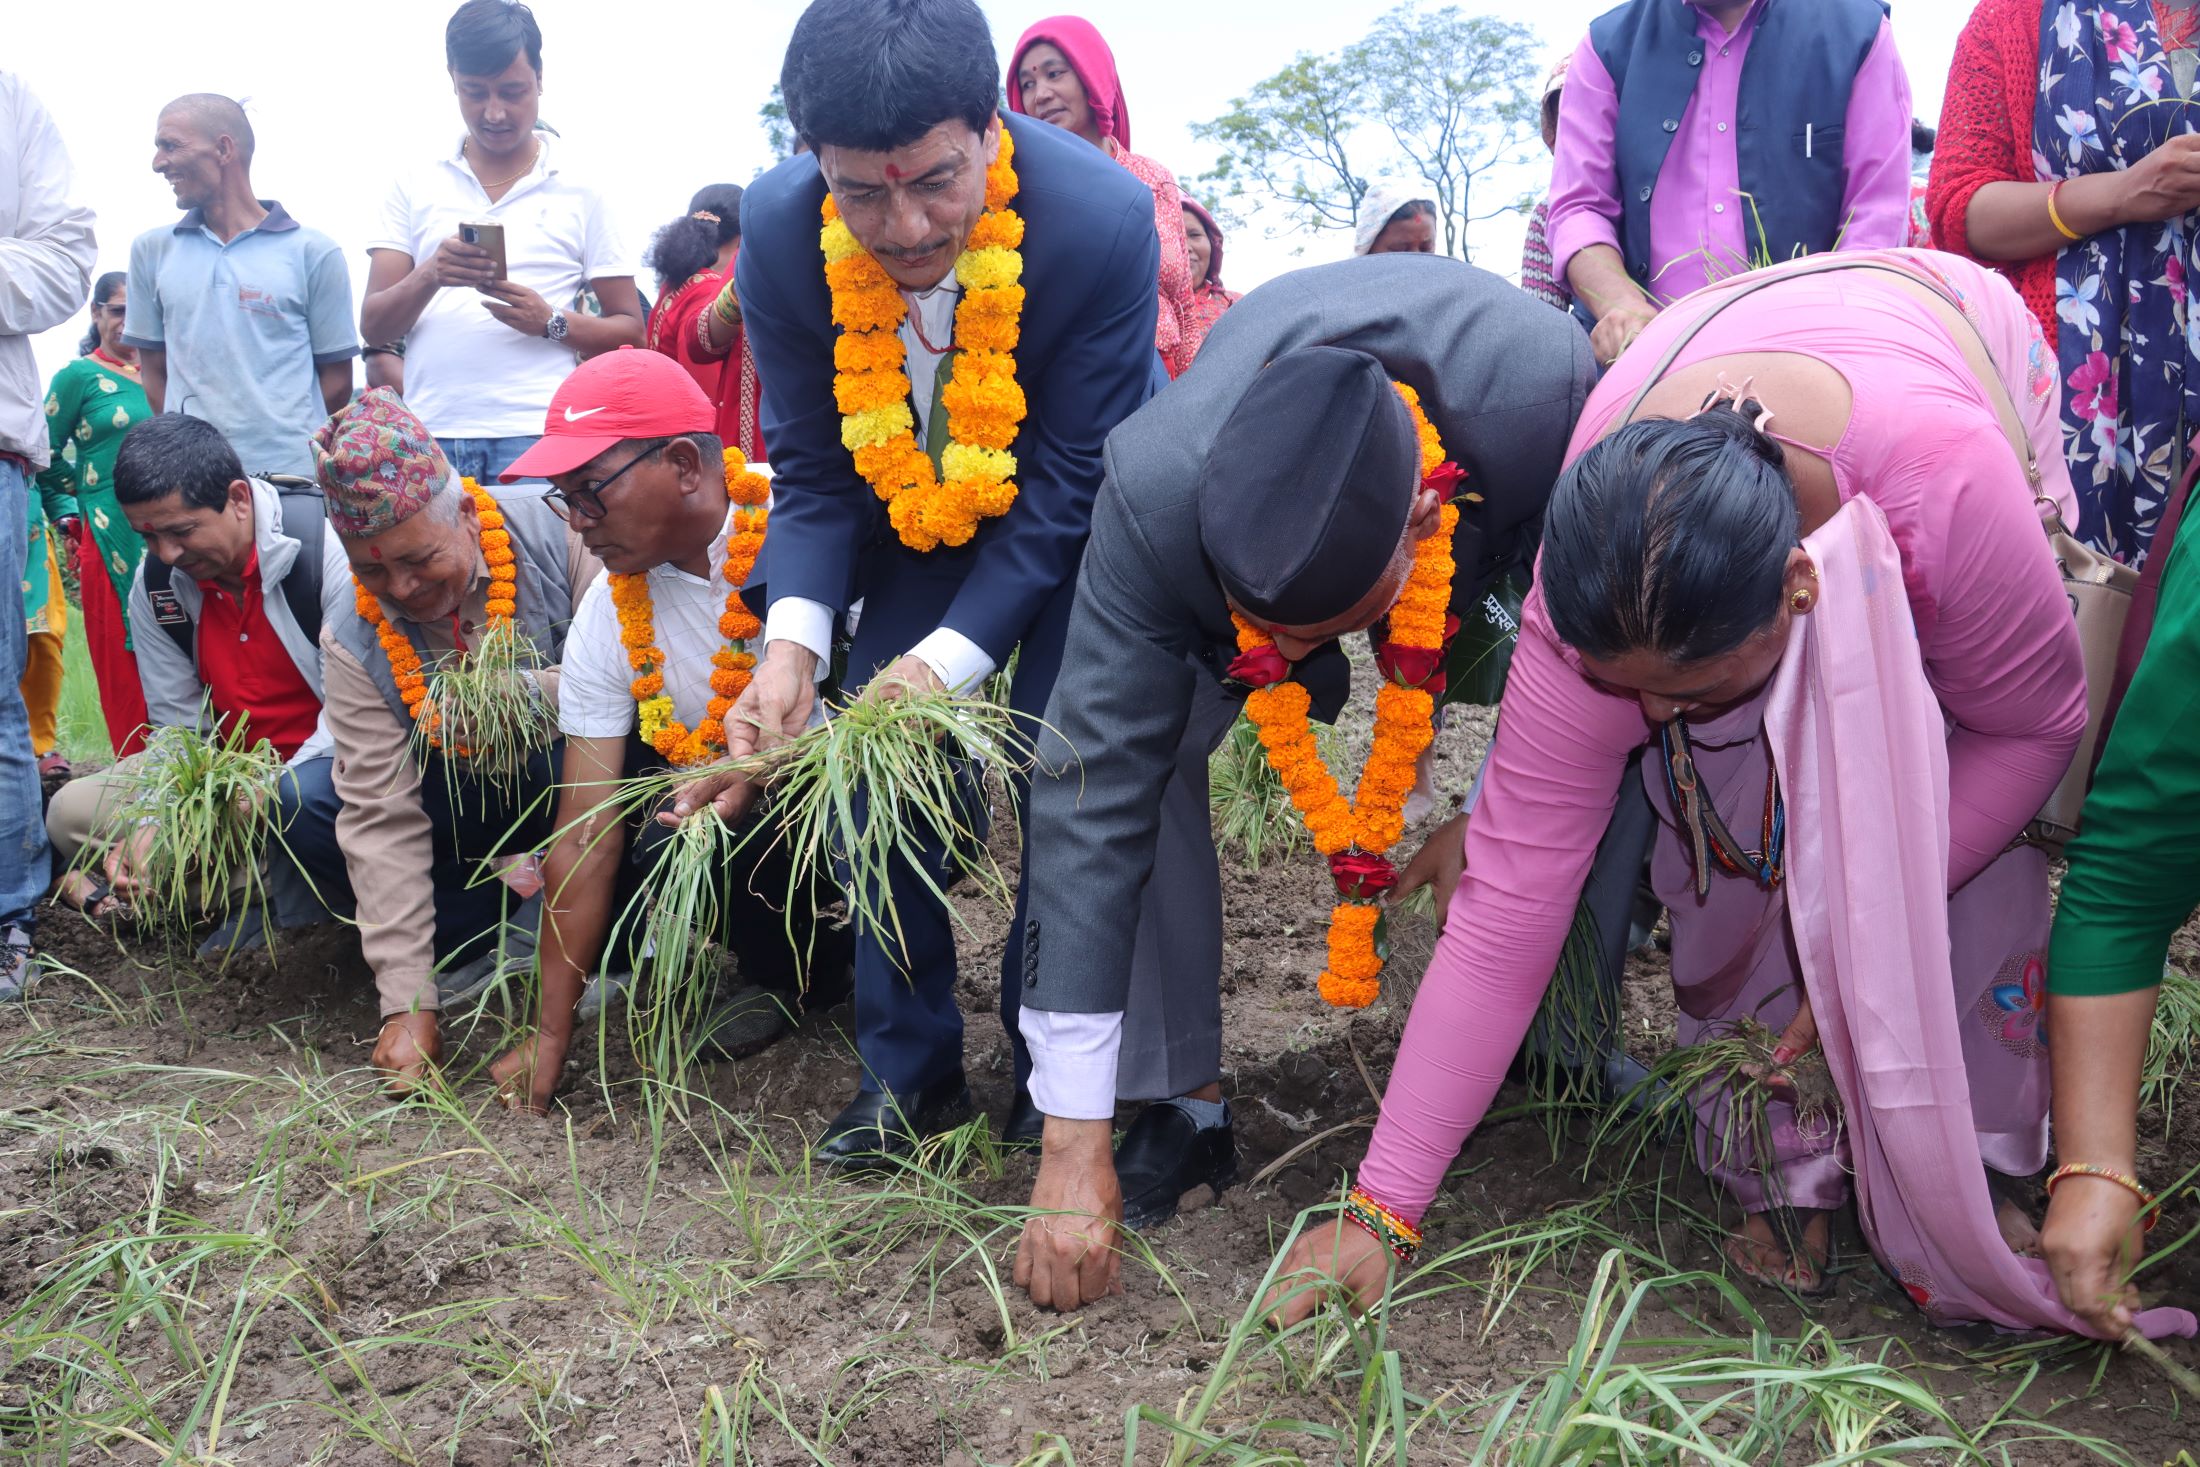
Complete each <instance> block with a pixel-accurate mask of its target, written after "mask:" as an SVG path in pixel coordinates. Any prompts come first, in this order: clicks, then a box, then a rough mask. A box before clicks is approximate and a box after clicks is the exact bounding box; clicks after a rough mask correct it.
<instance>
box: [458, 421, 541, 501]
mask: <svg viewBox="0 0 2200 1467" xmlns="http://www.w3.org/2000/svg"><path fill="white" fill-rule="evenodd" d="M540 437H541V435H540V434H536V435H534V436H533V437H521V438H438V439H436V440H435V442H436V447H438V448H440V449H442V450H443V456H444V457H445V458H447V459H449V460H450V461H451V472H452V473H454V474H456V475H458V476H459V477H460V478H461V479H471V480H473V481H474V482H475V483H476V484H479V485H481V486H482V487H483V488H484V489H488V488H493V487H495V485H496V482H497V475H499V474H501V473H503V472H504V471H505V470H506V469H508V468H510V467H511V466H512V461H513V460H514V459H516V458H518V457H519V456H520V455H521V454H523V453H525V452H526V451H527V450H528V449H530V448H533V447H534V446H535V444H536V442H537V441H538V440H539V438H540ZM521 482H522V483H537V482H540V481H539V480H533V479H527V480H522V481H521Z"/></svg>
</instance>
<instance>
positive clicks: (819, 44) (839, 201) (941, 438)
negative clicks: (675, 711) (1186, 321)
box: [675, 0, 1219, 1211]
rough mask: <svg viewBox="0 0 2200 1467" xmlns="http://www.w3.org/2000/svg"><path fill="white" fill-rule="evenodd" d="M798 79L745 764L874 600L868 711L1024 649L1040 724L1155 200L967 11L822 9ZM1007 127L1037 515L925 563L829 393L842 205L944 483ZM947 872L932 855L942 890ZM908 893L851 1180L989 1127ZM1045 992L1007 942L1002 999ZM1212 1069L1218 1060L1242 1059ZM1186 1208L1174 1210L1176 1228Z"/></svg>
mask: <svg viewBox="0 0 2200 1467" xmlns="http://www.w3.org/2000/svg"><path fill="white" fill-rule="evenodd" d="M780 83H781V88H782V91H783V94H784V96H785V98H786V104H787V115H788V120H789V121H790V122H791V123H792V124H793V126H794V129H795V131H796V133H797V134H798V135H799V136H800V137H801V138H802V139H803V141H804V142H805V143H807V144H808V146H809V152H808V153H807V154H804V155H798V156H796V157H794V158H792V159H789V160H788V161H787V162H785V163H782V164H781V165H779V166H778V167H777V168H775V169H773V170H772V171H771V172H769V173H767V174H765V175H764V176H763V177H762V178H760V179H759V180H757V182H756V183H755V184H753V185H752V186H751V187H750V188H749V190H748V192H747V193H746V194H745V195H744V196H743V200H742V210H741V224H742V229H741V243H742V248H741V259H740V264H739V266H738V267H737V270H736V280H737V286H738V293H739V297H740V301H741V307H742V313H743V321H744V324H745V326H746V328H747V330H748V334H749V341H750V344H751V346H752V347H753V349H754V351H755V353H756V365H757V374H758V376H759V377H760V378H761V379H762V383H763V394H764V396H763V412H762V417H763V430H764V438H765V441H766V442H767V443H769V444H770V447H771V453H770V458H771V465H772V470H773V483H772V488H773V496H774V497H773V507H772V523H771V532H770V536H769V538H768V541H767V543H766V546H765V549H764V552H763V556H762V558H761V561H760V563H759V565H758V568H757V571H756V573H755V575H754V576H753V577H752V578H751V581H750V584H749V587H748V596H749V599H750V601H751V603H752V604H753V605H754V606H755V607H756V608H757V610H758V611H760V612H761V613H762V614H763V616H764V620H765V629H764V640H765V651H764V657H763V660H762V662H761V664H760V665H759V666H758V668H757V670H756V675H755V678H754V680H753V681H752V682H751V684H750V685H749V688H748V690H747V692H746V693H745V694H744V695H743V696H742V698H741V701H740V702H739V704H737V705H736V707H735V708H734V710H733V713H732V714H731V715H730V716H729V717H728V718H727V720H726V725H727V731H728V744H729V749H730V752H732V753H734V754H737V755H738V754H742V753H745V752H748V751H749V750H751V749H754V748H757V747H768V746H770V745H772V744H775V743H778V742H780V741H781V740H782V739H784V738H786V737H790V736H792V735H793V734H795V733H797V732H799V731H800V730H801V729H802V728H803V727H804V725H805V723H806V722H807V721H808V719H809V718H810V715H811V709H812V704H813V701H814V697H815V694H814V688H815V684H816V682H817V680H818V679H819V678H820V677H821V676H822V674H823V670H824V668H825V666H826V664H827V661H828V659H829V656H830V652H831V647H832V639H833V634H834V630H835V628H836V627H837V626H839V625H840V624H841V623H842V621H843V619H844V618H845V616H846V614H847V612H848V609H849V608H850V606H851V605H853V604H854V603H856V602H858V601H860V602H861V603H862V612H861V615H860V618H859V625H858V627H857V630H856V632H855V637H854V643H853V647H852V649H851V652H850V656H849V664H848V681H849V683H850V684H852V685H868V694H867V695H877V694H879V693H881V692H884V691H886V690H888V689H891V688H895V687H897V686H900V685H907V686H909V687H913V688H917V689H936V688H950V689H954V690H957V691H964V690H975V689H976V688H978V687H979V686H980V685H981V684H982V683H983V681H984V679H985V678H986V677H988V676H989V675H990V674H992V673H993V672H994V671H995V670H996V669H998V668H1000V667H1003V666H1006V665H1007V663H1008V661H1009V655H1010V653H1011V652H1013V651H1018V649H1020V654H1019V656H1018V658H1017V662H1016V673H1015V679H1014V683H1013V687H1012V690H1011V693H1010V697H1009V702H1010V705H1011V706H1012V707H1013V708H1015V709H1017V710H1019V711H1021V712H1023V713H1026V714H1029V715H1032V716H1033V717H1036V716H1037V715H1038V714H1039V713H1040V712H1041V710H1043V709H1044V707H1045V705H1046V701H1047V695H1048V693H1049V691H1050V690H1051V689H1052V687H1053V685H1054V681H1055V675H1056V673H1057V672H1058V671H1059V670H1060V668H1061V661H1062V640H1063V636H1064V634H1065V631H1066V629H1067V626H1068V620H1069V610H1070V602H1071V600H1072V597H1073V596H1074V593H1075V589H1076V581H1077V566H1078V561H1079V558H1080V557H1081V555H1082V554H1083V551H1084V546H1085V538H1086V534H1087V531H1088V529H1089V527H1090V524H1091V518H1092V503H1093V497H1094V495H1095V494H1096V493H1097V492H1098V490H1099V487H1100V478H1101V462H1100V450H1101V444H1102V442H1103V440H1105V439H1106V437H1107V436H1108V433H1109V432H1110V431H1111V430H1112V429H1113V428H1114V427H1115V426H1116V424H1118V423H1120V422H1122V421H1123V419H1125V418H1126V417H1128V416H1130V414H1131V413H1132V412H1133V411H1134V410H1136V409H1137V408H1138V406H1139V405H1140V404H1141V403H1143V402H1145V401H1146V399H1147V398H1148V397H1149V396H1151V395H1152V393H1153V392H1154V390H1155V389H1156V387H1157V386H1159V385H1160V382H1161V381H1164V380H1166V379H1165V378H1164V377H1163V376H1162V375H1161V368H1160V363H1159V358H1158V357H1157V356H1156V355H1155V352H1154V312H1155V301H1156V274H1157V271H1158V269H1159V260H1160V244H1159V241H1158V240H1157V239H1156V237H1155V234H1154V224H1153V199H1152V196H1151V195H1150V194H1149V193H1148V192H1147V190H1146V186H1145V185H1144V184H1142V183H1140V182H1139V181H1138V180H1137V179H1135V178H1133V177H1132V176H1131V175H1130V174H1129V173H1128V172H1126V171H1125V170H1124V169H1122V168H1120V167H1118V166H1116V165H1115V164H1114V163H1112V162H1110V161H1109V159H1108V158H1107V156H1106V155H1105V154H1103V153H1102V152H1100V151H1099V150H1098V149H1096V148H1093V147H1090V146H1088V145H1086V144H1085V143H1083V142H1082V141H1081V140H1079V139H1078V138H1077V137H1075V136H1074V135H1072V134H1070V133H1066V132H1062V131H1060V130H1058V129H1056V128H1052V127H1048V126H1046V125H1044V124H1038V123H1032V122H1029V121H1027V120H1026V119H1024V118H1021V117H1011V118H1006V119H1004V118H1002V117H1001V116H1000V115H999V114H998V112H997V111H996V103H997V101H998V99H999V95H1000V81H999V76H998V73H997V71H996V69H995V61H994V50H993V42H992V36H991V34H990V32H989V31H988V30H987V28H986V22H985V17H984V15H983V14H982V13H981V12H980V11H979V10H978V8H977V6H976V5H975V4H973V3H972V0H817V3H815V4H813V5H812V6H811V7H810V8H809V9H808V10H807V11H805V12H804V14H803V16H802V18H801V20H800V21H799V22H797V24H796V26H795V31H794V37H793V39H792V41H791V42H790V43H789V46H788V49H787V59H786V64H785V67H784V69H783V71H782V72H781V76H780ZM1004 125H1005V126H1006V127H1007V128H1008V130H1009V134H1010V136H1011V137H1012V138H1013V141H1014V149H1013V155H1012V156H1013V167H1014V169H1015V172H1016V175H1017V179H1018V185H1017V191H1016V194H1015V197H1014V200H1013V202H1012V204H1011V207H1012V208H1013V209H1014V210H1015V211H1016V212H1017V213H1018V214H1019V215H1020V216H1022V219H1023V223H1024V238H1023V244H1022V254H1023V260H1024V265H1023V275H1022V283H1023V285H1024V289H1025V296H1024V306H1023V312H1022V322H1021V333H1020V339H1019V342H1018V345H1017V347H1016V349H1015V353H1014V356H1015V370H1016V380H1017V382H1018V383H1019V384H1020V385H1021V387H1022V389H1023V392H1024V395H1025V397H1026V400H1027V404H1028V411H1027V413H1026V416H1025V418H1024V420H1023V424H1022V427H1021V429H1020V431H1019V434H1018V436H1017V438H1016V440H1015V444H1014V447H1013V450H1012V451H1013V453H1014V455H1015V458H1016V465H1017V468H1016V473H1015V476H1014V482H1015V484H1016V486H1017V494H1016V497H1015V500H1014V502H1013V504H1012V505H1011V506H1010V507H1009V509H1008V511H1007V512H1006V513H1005V514H1002V515H1000V516H999V517H997V518H990V519H985V520H982V521H981V522H980V524H979V527H978V529H977V532H976V534H975V535H974V536H973V537H972V538H971V539H970V540H969V541H968V543H966V544H963V545H960V546H948V545H945V544H942V545H939V546H937V547H935V548H933V549H930V550H925V551H918V550H914V549H911V548H909V547H908V546H906V545H905V544H903V543H902V540H901V538H900V537H899V535H898V534H897V533H896V532H895V530H894V529H893V527H892V526H891V525H890V523H889V521H888V516H887V513H886V507H885V505H884V504H883V503H882V502H881V501H880V499H879V498H878V496H877V495H876V494H875V493H874V492H873V490H872V488H871V486H870V485H869V484H868V483H867V482H866V481H865V480H864V479H863V478H862V477H861V476H860V475H859V474H858V473H857V471H856V468H855V464H854V461H853V459H852V457H851V456H850V453H849V450H848V449H847V448H846V447H844V446H843V445H842V440H841V413H840V410H839V408H838V407H837V406H836V404H835V401H834V395H833V377H834V365H833V348H834V343H835V341H836V340H837V339H838V337H839V335H840V331H839V328H838V327H836V326H835V325H834V324H833V320H832V304H831V297H830V294H829V292H828V289H827V286H826V281H825V270H824V259H823V256H822V254H821V253H820V247H819V242H818V233H819V227H820V216H819V211H820V208H821V206H822V205H823V203H824V200H825V197H826V194H827V191H828V190H830V192H831V194H832V197H833V199H834V201H835V204H836V206H837V208H838V209H839V211H840V215H841V218H842V219H843V220H844V221H846V223H847V225H848V228H849V229H850V231H852V232H853V234H854V235H855V237H856V240H857V242H858V243H859V244H861V245H862V246H863V247H864V248H865V249H866V250H868V251H869V252H870V254H871V255H872V256H873V258H875V259H876V260H877V261H878V263H879V264H880V265H881V266H882V267H883V268H884V269H885V271H886V273H887V275H888V276H890V277H891V278H892V280H893V282H894V284H895V285H896V286H898V287H899V288H900V291H901V294H902V296H903V298H904V300H905V301H906V302H907V303H908V316H907V320H906V322H905V323H904V324H903V326H902V327H901V330H900V336H901V340H902V342H903V345H904V347H905V349H906V355H907V364H908V365H907V371H908V375H909V377H910V380H911V384H912V391H911V395H910V399H911V400H910V407H911V410H912V413H913V414H914V416H915V419H916V427H915V435H916V441H917V442H918V443H919V444H920V445H924V446H925V447H926V449H927V451H928V453H929V454H930V455H931V456H932V458H933V460H934V464H935V468H936V467H937V464H938V461H939V455H940V450H941V447H942V445H943V444H944V442H945V440H946V437H947V434H946V432H945V424H944V423H943V422H942V421H941V419H942V418H943V416H944V415H945V414H946V411H947V409H946V408H945V407H944V406H943V404H942V399H941V397H940V395H939V393H940V389H941V387H942V386H943V385H944V382H945V381H946V380H947V379H948V377H949V375H950V374H951V373H952V371H953V365H952V361H953V356H954V314H955V307H956V303H957V300H958V298H959V295H960V291H961V286H960V285H959V284H958V282H957V280H956V277H955V269H954V267H955V262H956V258H957V256H959V255H960V254H961V253H962V252H963V248H964V245H965V243H966V242H967V241H968V240H969V238H970V236H971V232H972V230H973V229H974V228H975V226H976V225H977V222H978V219H979V217H980V215H981V214H982V213H983V212H984V208H985V175H986V169H987V166H988V164H989V163H991V162H992V161H993V159H994V158H995V157H996V155H997V153H998V150H999V148H1000V145H1001V137H1002V131H1001V130H1002V128H1003V126H1004ZM756 793H757V791H756V790H755V789H754V788H753V787H750V786H747V785H744V784H740V783H731V784H729V783H728V782H726V781H725V780H723V779H722V778H721V779H719V780H715V781H705V782H703V783H700V784H698V785H696V786H693V787H691V788H690V789H689V790H687V791H684V792H683V794H682V796H681V798H680V800H679V801H678V803H677V805H676V807H675V813H676V814H685V813H687V812H689V811H692V810H695V809H698V808H700V806H701V804H702V802H703V801H704V800H706V799H707V800H711V801H712V802H713V803H714V804H715V806H716V808H717V809H718V811H719V813H720V814H721V815H723V816H726V817H728V818H738V817H739V816H740V815H741V814H742V813H744V812H745V810H746V808H747V806H748V805H749V803H750V802H751V801H753V799H754V798H755V796H756ZM935 854H936V855H940V856H944V853H935ZM939 869H940V865H939V862H938V861H935V863H934V871H935V879H937V873H938V872H939ZM893 897H894V899H895V904H896V907H897V910H898V913H899V917H900V922H901V926H902V929H903V932H902V938H901V939H900V940H896V939H894V938H893V937H891V936H890V935H888V934H881V933H874V932H861V933H859V934H858V937H859V941H858V945H857V958H856V988H855V1017H856V1041H857V1049H858V1051H859V1053H860V1055H861V1058H862V1062H863V1070H864V1078H863V1082H862V1089H861V1090H860V1091H859V1092H858V1094H857V1095H856V1097H855V1098H854V1100H853V1101H851V1102H850V1103H849V1104H848V1106H847V1107H846V1109H844V1110H843V1111H842V1112H841V1114H840V1115H839V1117H838V1118H837V1119H835V1120H834V1121H833V1123H832V1124H831V1126H829V1127H828V1128H827V1130H826V1132H825V1135H824V1138H823V1139H822V1141H821V1142H820V1143H819V1146H818V1157H819V1159H820V1160H821V1161H824V1162H827V1163H831V1164H849V1163H852V1164H873V1163H875V1161H876V1159H877V1158H878V1157H879V1156H880V1155H881V1154H882V1153H884V1154H895V1153H902V1154H906V1152H907V1151H908V1150H909V1149H910V1148H911V1147H912V1146H913V1145H914V1142H915V1140H916V1138H919V1137H922V1136H925V1135H930V1134H936V1133H937V1132H939V1131H941V1130H945V1129H948V1128H949V1127H951V1126H952V1125H954V1124H956V1123H958V1122H959V1121H960V1120H961V1119H962V1118H964V1117H965V1116H966V1115H967V1114H968V1112H969V1107H970V1093H969V1090H968V1088H967V1087H966V1085H965V1084H964V1077H963V1039H962V1015H961V1013H960V1011H959V1009H958V1008H957V1006H956V1001H955V942H954V931H953V928H952V925H951V919H950V916H949V914H948V912H947V910H946V908H945V906H944V905H943V904H942V903H941V902H940V901H939V900H938V899H937V898H936V897H933V896H932V895H931V894H930V891H929V889H928V887H927V886H926V884H925V882H924V881H923V879H922V878H921V877H920V876H919V874H918V873H917V872H915V871H907V870H905V871H903V872H901V873H900V874H899V875H898V876H897V877H896V878H895V880H894V883H893ZM1019 927H1020V924H1019ZM1016 930H1017V929H1012V933H1013V932H1015V931H1016ZM1022 976H1023V974H1022V957H1021V944H1020V941H1019V940H1018V938H1017V937H1015V936H1012V937H1011V940H1010V944H1009V949H1008V951H1007V953H1006V954H1005V955H1004V958H1003V986H1004V1000H1003V1002H1004V1006H1008V1005H1012V1004H1013V1002H1014V997H1015V991H1016V989H1017V988H1018V987H1019V986H1020V983H1021V979H1022ZM1009 1030H1010V1033H1011V1035H1013V1034H1014V1033H1015V1025H1014V1024H1013V1022H1011V1023H1010V1025H1009ZM1216 1048H1217V1051H1218V1055H1219V1039H1217V1040H1216ZM1019 1058H1021V1056H1019ZM1027 1069H1028V1063H1025V1064H1020V1065H1019V1072H1020V1073H1021V1072H1023V1071H1025V1070H1027ZM1170 1093H1175V1092H1173V1091H1172V1092H1170ZM1218 1094H1219V1092H1218ZM1017 1109H1018V1112H1019V1115H1018V1117H1017V1118H1016V1119H1012V1121H1011V1123H1010V1125H1009V1127H1008V1128H1007V1129H1008V1130H1009V1131H1010V1132H1011V1134H1012V1135H1015V1136H1017V1138H1018V1139H1036V1133H1037V1131H1038V1130H1039V1129H1040V1128H1041V1126H1042V1124H1043V1120H1042V1118H1041V1117H1039V1116H1038V1115H1037V1113H1036V1112H1035V1111H1034V1110H1033V1109H1032V1107H1031V1106H1030V1103H1029V1099H1028V1096H1026V1095H1024V1094H1023V1093H1022V1091H1021V1088H1020V1087H1019V1093H1018V1097H1017ZM1218 1109H1219V1107H1218ZM1199 1180H1201V1179H1198V1178H1191V1179H1187V1183H1186V1185H1194V1184H1196V1183H1197V1181H1199ZM1174 1200H1175V1194H1174V1193H1173V1192H1172V1193H1171V1195H1170V1204H1171V1208H1170V1210H1172V1211H1173V1209H1174Z"/></svg>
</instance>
